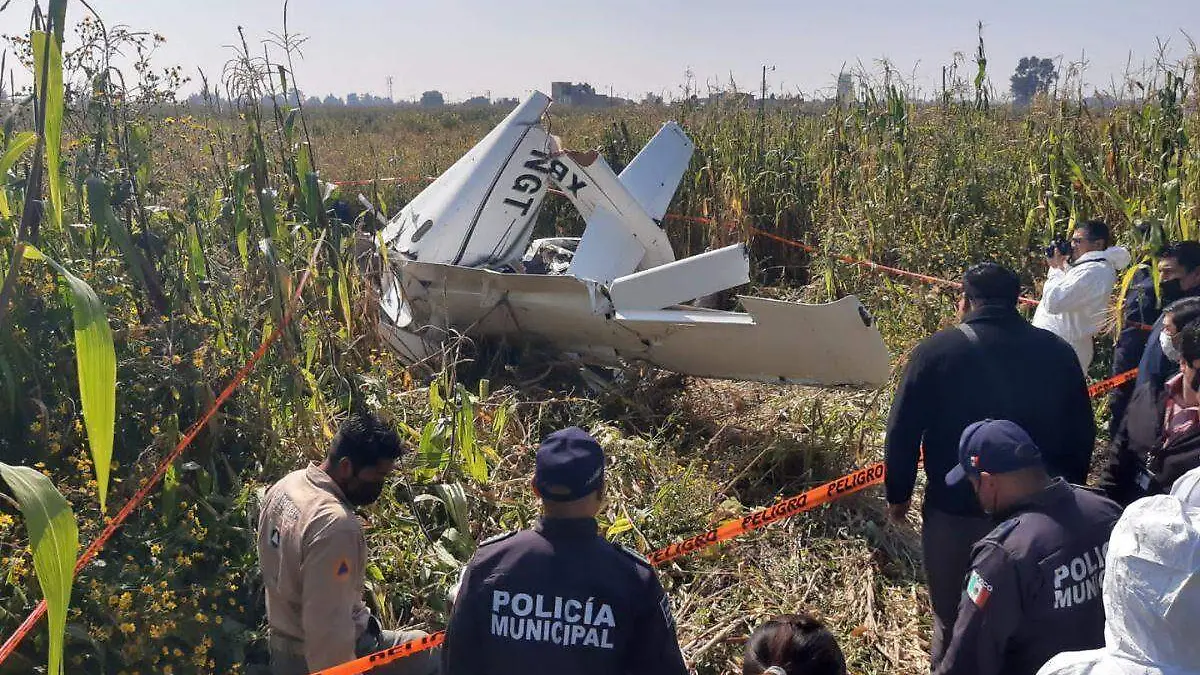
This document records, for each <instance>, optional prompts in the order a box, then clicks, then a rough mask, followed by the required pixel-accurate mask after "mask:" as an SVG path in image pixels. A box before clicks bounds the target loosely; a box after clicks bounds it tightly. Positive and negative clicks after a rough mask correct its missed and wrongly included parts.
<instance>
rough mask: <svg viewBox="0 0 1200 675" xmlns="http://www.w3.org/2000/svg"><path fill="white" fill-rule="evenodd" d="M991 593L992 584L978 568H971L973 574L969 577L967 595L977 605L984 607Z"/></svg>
mask: <svg viewBox="0 0 1200 675" xmlns="http://www.w3.org/2000/svg"><path fill="white" fill-rule="evenodd" d="M991 595H992V585H991V584H989V583H988V582H987V579H984V578H983V577H982V576H980V574H979V572H978V570H971V576H969V577H967V597H968V598H971V602H973V603H975V606H976V607H978V608H980V609H983V606H984V605H986V604H987V601H988V598H989V597H991Z"/></svg>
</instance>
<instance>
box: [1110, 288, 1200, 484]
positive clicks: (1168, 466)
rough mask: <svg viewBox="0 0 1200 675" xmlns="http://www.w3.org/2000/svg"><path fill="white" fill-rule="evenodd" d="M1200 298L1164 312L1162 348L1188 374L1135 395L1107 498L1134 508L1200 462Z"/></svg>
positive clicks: (1115, 451)
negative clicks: (1198, 372) (1199, 373)
mask: <svg viewBox="0 0 1200 675" xmlns="http://www.w3.org/2000/svg"><path fill="white" fill-rule="evenodd" d="M1198 319H1200V297H1194V298H1184V299H1183V300H1178V301H1176V302H1173V303H1171V304H1170V305H1168V306H1167V307H1166V309H1164V310H1163V330H1162V333H1161V334H1160V336H1161V337H1160V340H1159V342H1160V343H1161V344H1160V347H1161V349H1162V351H1163V354H1165V355H1166V356H1167V357H1168V358H1170V359H1171V360H1172V361H1174V362H1175V363H1176V365H1177V367H1178V366H1179V364H1182V363H1187V364H1188V366H1187V368H1184V370H1183V372H1179V373H1177V374H1174V375H1172V376H1171V377H1170V378H1168V379H1167V381H1166V384H1165V385H1164V386H1163V387H1158V386H1156V385H1155V383H1153V382H1143V383H1141V384H1139V385H1138V386H1137V388H1136V389H1135V390H1134V392H1133V398H1131V399H1130V400H1129V408H1128V410H1127V412H1126V414H1125V419H1124V420H1122V421H1121V426H1120V428H1119V429H1118V430H1117V435H1116V436H1114V437H1113V440H1112V444H1111V445H1109V448H1108V459H1107V461H1105V463H1104V469H1103V471H1102V472H1101V474H1100V480H1099V487H1100V489H1101V490H1102V491H1103V492H1104V494H1105V496H1106V497H1108V498H1109V499H1111V500H1113V501H1115V502H1117V503H1118V504H1120V505H1122V506H1128V505H1129V504H1131V503H1133V502H1134V501H1135V500H1137V499H1141V498H1142V497H1146V496H1148V495H1155V494H1161V493H1163V492H1166V491H1167V490H1170V488H1171V484H1172V483H1173V482H1174V481H1175V480H1176V479H1177V478H1179V477H1180V476H1181V475H1183V474H1184V473H1185V472H1186V471H1187V470H1189V469H1191V468H1193V467H1195V466H1196V465H1197V463H1200V424H1198V422H1200V412H1198V411H1197V405H1198V403H1200V394H1197V391H1198V390H1200V386H1198V385H1200V381H1198V380H1197V378H1196V377H1195V376H1194V372H1195V371H1194V369H1193V368H1192V367H1191V364H1192V362H1193V361H1196V360H1197V359H1200V321H1198Z"/></svg>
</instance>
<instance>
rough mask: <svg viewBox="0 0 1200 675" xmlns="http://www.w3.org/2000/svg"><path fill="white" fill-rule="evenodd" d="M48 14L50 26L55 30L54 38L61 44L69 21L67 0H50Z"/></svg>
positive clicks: (47, 8)
mask: <svg viewBox="0 0 1200 675" xmlns="http://www.w3.org/2000/svg"><path fill="white" fill-rule="evenodd" d="M46 14H47V16H48V17H49V19H50V27H51V28H52V29H53V30H54V39H55V41H57V42H58V44H59V45H60V46H61V45H62V42H63V29H64V28H65V27H66V21H67V0H50V3H49V5H48V6H47V7H46Z"/></svg>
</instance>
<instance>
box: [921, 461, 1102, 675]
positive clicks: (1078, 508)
mask: <svg viewBox="0 0 1200 675" xmlns="http://www.w3.org/2000/svg"><path fill="white" fill-rule="evenodd" d="M1120 516H1121V507H1120V506H1118V505H1117V504H1115V503H1114V502H1112V501H1110V500H1108V499H1105V498H1104V497H1101V496H1099V495H1095V494H1092V493H1091V492H1089V491H1087V490H1085V489H1083V488H1079V487H1075V486H1073V485H1068V484H1067V483H1065V482H1063V481H1062V480H1061V479H1060V480H1057V481H1055V482H1054V483H1052V484H1051V485H1050V486H1049V487H1048V488H1046V489H1045V490H1043V491H1041V492H1040V493H1038V494H1036V495H1034V496H1033V497H1032V498H1031V499H1029V500H1028V501H1027V502H1025V503H1023V504H1021V505H1019V506H1017V507H1015V508H1013V509H1011V510H1010V511H1009V512H1008V513H1007V514H1006V515H1002V516H1000V518H1007V519H1006V520H1004V521H1003V522H1002V523H1001V524H1000V525H999V526H997V527H996V529H994V530H992V531H991V533H990V534H988V536H986V537H984V538H983V539H981V540H980V541H979V543H978V544H975V549H974V550H973V551H972V553H971V557H972V563H971V571H970V573H968V575H967V578H966V580H965V582H964V584H963V596H962V600H961V601H960V602H959V606H958V620H957V621H956V622H955V624H954V632H953V634H952V636H951V638H950V646H949V648H948V649H947V650H946V655H945V657H943V659H942V661H941V663H940V664H939V666H938V670H937V673H938V675H1001V673H1003V674H1004V675H1035V673H1037V671H1038V669H1039V668H1041V667H1042V666H1043V665H1045V663H1046V662H1047V661H1049V660H1050V657H1052V656H1054V655H1056V654H1058V653H1060V652H1065V651H1075V650H1081V649H1095V648H1098V647H1103V646H1104V602H1103V599H1102V597H1101V585H1102V582H1103V579H1104V555H1105V553H1106V552H1107V550H1108V538H1109V535H1111V534H1112V529H1113V526H1114V525H1115V524H1116V522H1117V518H1119V517H1120Z"/></svg>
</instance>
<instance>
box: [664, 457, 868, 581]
mask: <svg viewBox="0 0 1200 675" xmlns="http://www.w3.org/2000/svg"><path fill="white" fill-rule="evenodd" d="M883 474H884V468H883V462H877V463H875V464H872V465H870V466H868V467H865V468H862V469H859V470H858V471H855V472H854V473H852V474H850V475H847V476H842V477H841V478H838V479H837V480H831V481H829V482H828V483H825V484H824V485H821V486H819V487H815V488H813V489H811V490H809V491H808V492H803V493H801V494H798V495H795V496H793V497H789V498H787V499H784V500H782V501H780V502H777V503H775V504H772V505H771V506H768V507H767V508H765V509H759V510H757V511H755V512H753V513H750V514H748V515H746V516H743V517H741V518H737V519H735V520H729V521H726V522H724V523H721V524H720V525H718V526H716V527H714V528H712V529H710V530H708V531H707V532H702V533H700V534H698V535H696V536H694V537H688V538H687V539H684V540H682V541H677V542H675V543H673V544H671V545H670V546H667V547H665V548H660V549H659V550H657V551H655V552H654V553H651V554H650V556H649V559H650V564H652V565H655V566H658V565H661V564H663V563H665V562H669V561H671V560H674V559H675V558H678V557H680V556H684V555H687V554H689V553H692V552H693V551H698V550H700V549H702V548H707V547H709V546H712V545H714V544H716V543H718V542H722V541H725V540H727V539H732V538H734V537H737V536H739V535H742V534H745V533H747V532H749V531H751V530H757V529H759V528H760V527H766V526H767V525H770V524H771V523H774V522H776V521H779V520H783V519H784V518H790V517H792V516H794V515H796V514H798V513H803V512H805V511H811V510H812V509H815V508H817V507H818V506H821V505H822V504H828V503H830V502H832V501H835V500H837V499H840V498H842V497H845V496H846V495H849V494H853V493H855V492H858V491H859V490H862V489H864V488H867V487H870V486H872V485H878V484H880V483H882V482H883Z"/></svg>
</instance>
